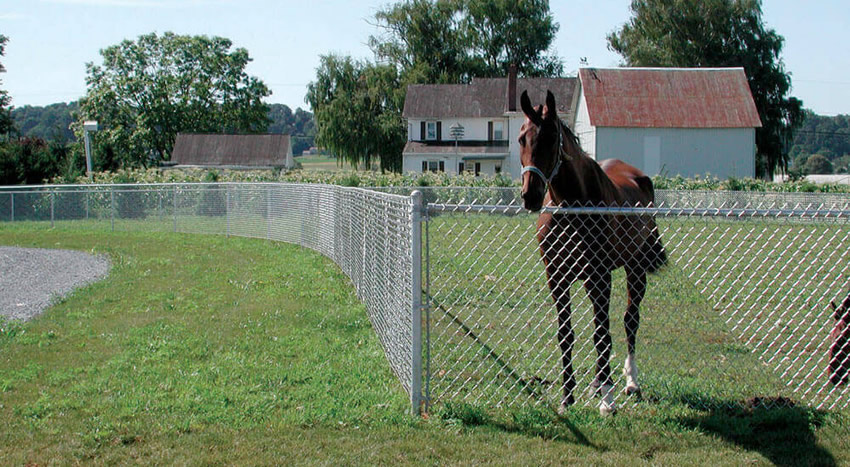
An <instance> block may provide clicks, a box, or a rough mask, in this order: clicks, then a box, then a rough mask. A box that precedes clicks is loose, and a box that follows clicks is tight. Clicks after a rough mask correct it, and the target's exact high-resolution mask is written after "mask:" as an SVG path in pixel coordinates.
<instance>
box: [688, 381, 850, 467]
mask: <svg viewBox="0 0 850 467" xmlns="http://www.w3.org/2000/svg"><path fill="white" fill-rule="evenodd" d="M679 402H680V403H682V404H683V405H685V406H688V407H690V408H691V409H694V410H696V411H698V414H697V415H686V416H683V417H679V418H677V419H676V420H675V421H677V422H679V423H681V424H682V425H683V426H686V427H689V428H691V429H695V430H699V431H700V432H702V433H705V434H710V435H713V436H716V437H718V438H720V439H722V440H724V441H727V442H729V443H732V444H735V445H737V446H739V447H740V448H742V449H746V450H748V451H753V452H758V453H759V454H761V455H763V456H764V457H765V458H767V459H768V460H769V461H770V462H771V463H773V464H775V465H779V466H793V465H824V466H833V465H838V464H837V462H836V460H835V457H834V456H833V455H832V453H831V452H829V450H827V449H825V448H824V447H822V446H820V445H819V444H818V441H817V436H816V434H815V431H816V430H817V429H818V428H820V427H822V426H823V425H824V423H825V422H826V420H827V417H828V413H827V412H825V411H821V410H816V409H811V408H809V407H805V406H801V405H797V404H795V403H794V402H793V401H791V400H790V399H786V398H782V397H754V398H750V399H747V400H745V401H729V400H722V399H717V398H712V397H705V396H701V395H696V394H689V395H683V396H682V397H681V398H680V400H679ZM706 407H709V408H711V409H708V410H706Z"/></svg>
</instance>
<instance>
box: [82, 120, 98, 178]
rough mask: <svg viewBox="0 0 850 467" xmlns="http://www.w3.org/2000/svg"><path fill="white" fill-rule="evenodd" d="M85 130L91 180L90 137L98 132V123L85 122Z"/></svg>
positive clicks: (87, 162)
mask: <svg viewBox="0 0 850 467" xmlns="http://www.w3.org/2000/svg"><path fill="white" fill-rule="evenodd" d="M83 130H84V131H85V141H86V175H87V176H88V177H89V178H91V172H92V169H91V136H89V133H90V132H93V131H97V121H95V120H86V121H85V122H83Z"/></svg>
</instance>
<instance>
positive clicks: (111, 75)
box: [78, 32, 271, 166]
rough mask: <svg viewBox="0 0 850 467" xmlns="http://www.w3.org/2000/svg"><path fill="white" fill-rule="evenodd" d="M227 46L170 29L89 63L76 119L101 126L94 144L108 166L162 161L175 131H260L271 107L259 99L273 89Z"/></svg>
mask: <svg viewBox="0 0 850 467" xmlns="http://www.w3.org/2000/svg"><path fill="white" fill-rule="evenodd" d="M232 45H233V44H232V42H231V41H230V40H229V39H225V38H222V37H207V36H182V35H177V34H174V33H170V32H168V33H165V34H164V35H162V36H158V35H157V34H155V33H154V34H147V35H143V36H140V37H139V38H138V40H136V41H130V40H125V41H123V42H121V43H120V44H118V45H114V46H111V47H108V48H106V49H104V50H101V52H100V54H101V56H102V57H103V64H102V65H94V64H92V63H89V64H87V65H86V69H87V76H86V82H87V84H88V91H87V93H86V96H85V97H84V98H83V99H81V100H80V114H81V121H82V120H89V119H92V120H98V121H99V123H100V125H101V128H102V131H101V132H99V133H98V134H97V139H96V141H97V144H98V147H99V148H100V149H101V150H102V151H104V152H103V153H104V154H106V155H107V156H108V157H109V156H110V155H111V156H112V157H114V158H115V159H116V160H114V161H113V162H112V164H111V165H116V164H117V165H119V166H138V165H142V166H147V165H149V164H151V163H155V162H156V161H158V160H167V159H169V158H170V156H171V150H172V147H173V145H174V140H175V138H176V135H177V133H178V132H207V133H255V132H265V130H266V128H267V126H268V112H269V108H268V106H267V105H266V104H264V103H263V101H262V99H263V98H264V97H266V96H269V95H270V94H271V91H269V89H268V87H266V85H265V84H264V83H263V82H262V81H260V80H259V79H257V78H255V77H252V76H248V75H247V74H246V73H245V67H246V65H247V64H248V62H250V61H251V58H250V57H249V56H248V51H247V50H245V49H243V48H236V49H234V50H231V47H232ZM79 123H81V122H78V125H79ZM78 131H79V130H78ZM108 157H107V158H108ZM106 165H107V166H108V165H110V164H106Z"/></svg>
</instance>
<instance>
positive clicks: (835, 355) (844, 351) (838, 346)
mask: <svg viewBox="0 0 850 467" xmlns="http://www.w3.org/2000/svg"><path fill="white" fill-rule="evenodd" d="M829 305H830V307H832V311H833V313H834V314H835V327H834V328H833V329H832V333H831V334H830V337H831V338H832V346H831V347H830V348H829V381H830V382H831V383H832V384H845V383H847V380H848V379H850V374H848V373H850V295H848V296H847V298H845V299H844V301H843V302H842V303H841V305H839V306H836V305H835V302H830V303H829Z"/></svg>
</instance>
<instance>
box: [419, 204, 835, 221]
mask: <svg viewBox="0 0 850 467" xmlns="http://www.w3.org/2000/svg"><path fill="white" fill-rule="evenodd" d="M427 210H428V213H430V214H435V213H471V214H503V215H520V214H525V213H528V214H532V213H531V212H530V211H528V210H526V209H525V208H523V207H522V206H516V205H488V204H440V203H429V204H428V207H427ZM540 212H541V213H549V214H580V215H590V214H606V215H624V216H641V215H652V216H656V215H657V216H662V217H679V216H681V217H763V218H776V217H788V218H806V219H809V218H818V219H822V218H829V219H844V220H850V210H843V209H808V208H799V209H770V208H766V209H760V208H752V209H750V208H689V207H584V206H582V207H579V206H575V207H546V208H543V209H541V210H540Z"/></svg>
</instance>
